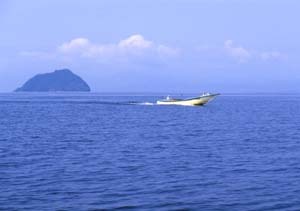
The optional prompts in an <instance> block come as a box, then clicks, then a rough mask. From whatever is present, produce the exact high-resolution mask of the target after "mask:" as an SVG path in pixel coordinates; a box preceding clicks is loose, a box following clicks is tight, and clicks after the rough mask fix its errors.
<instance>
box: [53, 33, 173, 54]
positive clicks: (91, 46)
mask: <svg viewBox="0 0 300 211" xmlns="http://www.w3.org/2000/svg"><path fill="white" fill-rule="evenodd" d="M58 52H59V53H61V54H63V55H67V56H72V55H78V56H80V57H88V58H98V59H101V58H104V59H108V58H110V59H114V58H120V57H131V56H142V55H145V56H146V55H147V54H151V55H152V54H157V55H158V56H159V57H161V56H168V57H169V56H176V55H177V54H178V52H179V51H178V49H176V48H172V47H169V46H165V45H161V44H156V43H154V42H152V41H149V40H146V39H145V38H144V37H143V36H142V35H140V34H135V35H132V36H129V37H128V38H126V39H123V40H121V41H119V42H118V43H111V44H96V43H92V42H91V41H90V40H88V39H87V38H76V39H72V40H70V41H69V42H65V43H63V44H62V45H60V46H59V47H58Z"/></svg>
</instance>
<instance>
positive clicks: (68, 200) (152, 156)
mask: <svg viewBox="0 0 300 211" xmlns="http://www.w3.org/2000/svg"><path fill="white" fill-rule="evenodd" d="M161 97H162V96H151V95H118V94H115V95H107V94H106V95H104V94H95V93H89V94H83V93H73V94H68V93H50V94H39V93H32V94H25V93H11V94H0V210H111V209H124V210H127V209H128V210H183V209H185V210H208V211H210V210H212V211H216V210H224V211H227V210H228V211H235V210H236V211H240V210H245V211H246V210H249V211H250V210H300V95H221V96H219V97H217V98H216V100H214V101H212V102H210V103H209V104H207V105H206V106H203V107H184V106H158V105H155V104H152V103H153V102H155V101H156V100H157V99H158V98H161Z"/></svg>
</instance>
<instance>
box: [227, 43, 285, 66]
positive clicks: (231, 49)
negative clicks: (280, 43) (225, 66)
mask: <svg viewBox="0 0 300 211" xmlns="http://www.w3.org/2000/svg"><path fill="white" fill-rule="evenodd" d="M224 49H225V52H226V53H227V54H228V55H229V56H231V57H233V58H234V59H236V60H237V61H238V62H247V61H249V60H250V59H260V60H264V61H267V60H282V59H285V58H286V57H287V56H286V55H285V54H283V53H280V52H278V51H266V52H259V51H255V50H249V49H246V48H244V47H242V46H237V45H235V44H234V42H233V41H232V40H226V41H225V42H224Z"/></svg>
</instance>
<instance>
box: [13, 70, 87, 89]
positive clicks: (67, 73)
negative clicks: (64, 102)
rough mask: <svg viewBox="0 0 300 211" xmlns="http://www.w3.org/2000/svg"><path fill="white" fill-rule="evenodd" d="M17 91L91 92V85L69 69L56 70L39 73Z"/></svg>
mask: <svg viewBox="0 0 300 211" xmlns="http://www.w3.org/2000/svg"><path fill="white" fill-rule="evenodd" d="M15 91H16V92H57V91H67V92H70V91H72V92H89V91H91V89H90V87H89V85H88V84H87V83H86V82H85V81H84V80H83V79H82V78H81V77H79V76H78V75H76V74H74V73H73V72H72V71H71V70H69V69H61V70H55V71H54V72H51V73H44V74H38V75H36V76H34V77H32V78H31V79H29V80H28V81H27V82H26V83H25V84H24V85H23V86H22V87H20V88H18V89H16V90H15Z"/></svg>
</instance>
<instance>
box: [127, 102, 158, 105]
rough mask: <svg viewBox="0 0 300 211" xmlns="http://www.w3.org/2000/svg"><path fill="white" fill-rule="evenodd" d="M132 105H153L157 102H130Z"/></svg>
mask: <svg viewBox="0 0 300 211" xmlns="http://www.w3.org/2000/svg"><path fill="white" fill-rule="evenodd" d="M129 104H130V105H146V106H153V105H157V104H156V103H151V102H130V103H129Z"/></svg>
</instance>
